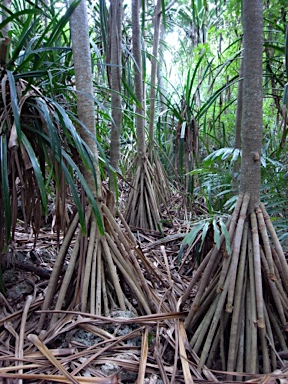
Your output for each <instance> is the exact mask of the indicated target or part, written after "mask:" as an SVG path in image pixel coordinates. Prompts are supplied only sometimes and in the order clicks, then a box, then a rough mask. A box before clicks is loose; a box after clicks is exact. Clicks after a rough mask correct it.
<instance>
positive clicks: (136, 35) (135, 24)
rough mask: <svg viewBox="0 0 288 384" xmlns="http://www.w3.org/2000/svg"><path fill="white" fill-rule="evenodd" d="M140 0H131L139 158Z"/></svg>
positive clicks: (141, 144) (141, 127)
mask: <svg viewBox="0 0 288 384" xmlns="http://www.w3.org/2000/svg"><path fill="white" fill-rule="evenodd" d="M140 1H141V0H132V43H133V56H134V87H135V96H136V98H137V105H136V131H137V142H138V158H139V160H140V159H142V158H144V156H145V120H144V108H143V79H142V55H141V31H140Z"/></svg>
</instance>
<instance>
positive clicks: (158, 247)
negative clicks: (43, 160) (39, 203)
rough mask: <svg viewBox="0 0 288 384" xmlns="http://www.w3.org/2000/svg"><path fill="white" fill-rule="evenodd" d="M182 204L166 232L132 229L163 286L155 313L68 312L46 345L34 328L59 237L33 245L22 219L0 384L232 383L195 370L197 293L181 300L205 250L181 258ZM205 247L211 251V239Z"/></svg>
mask: <svg viewBox="0 0 288 384" xmlns="http://www.w3.org/2000/svg"><path fill="white" fill-rule="evenodd" d="M181 201H182V200H181V198H180V196H175V197H174V198H173V200H172V201H171V207H172V208H171V212H166V216H167V220H165V226H163V228H164V229H163V232H162V233H159V232H157V233H156V232H155V233H152V232H149V231H143V230H140V229H137V230H136V229H135V230H134V231H133V234H134V235H135V237H136V239H137V241H138V244H139V246H140V247H141V249H142V252H143V254H144V255H145V257H147V259H148V260H149V262H150V264H151V265H153V266H154V268H155V269H157V274H158V276H159V279H160V281H162V283H161V284H159V285H157V282H155V286H154V293H155V295H157V296H158V299H159V300H158V302H160V303H161V305H160V306H159V308H158V311H157V313H155V314H153V315H146V316H137V315H135V313H133V312H131V311H120V310H119V309H118V308H115V310H113V311H111V314H110V317H109V318H107V317H101V316H94V315H90V314H89V313H81V312H76V311H75V312H73V311H71V312H69V311H66V314H65V316H64V317H63V318H62V320H61V322H59V323H58V324H57V326H56V327H55V329H53V330H51V329H50V330H48V333H47V332H46V334H45V343H42V341H41V333H40V335H38V336H36V328H37V324H38V321H39V316H40V315H39V311H40V310H41V305H42V303H43V297H44V296H45V292H46V289H47V286H48V281H49V276H50V273H51V270H52V268H53V265H54V262H55V259H56V257H57V252H58V241H57V234H56V233H55V232H54V231H53V230H52V229H51V225H43V228H42V229H41V231H40V233H39V235H38V239H37V242H36V243H35V237H34V235H33V232H32V231H31V232H30V230H28V231H27V230H25V228H24V227H23V225H22V224H21V222H20V221H19V225H18V227H17V230H16V232H15V238H14V241H13V246H12V245H11V247H10V248H9V249H8V251H7V254H6V257H5V258H4V262H3V263H2V268H3V277H4V280H5V284H6V290H7V291H6V294H5V295H3V294H0V305H1V307H0V327H1V328H0V332H1V333H0V383H2V382H3V383H8V384H14V383H50V382H57V383H62V382H63V383H80V384H81V383H107V384H109V383H137V384H141V383H147V384H148V383H149V384H160V383H165V384H166V383H172V384H181V383H185V384H186V383H193V382H196V383H213V382H224V381H225V382H226V383H228V382H229V381H227V380H225V378H226V375H225V373H224V372H220V371H219V370H217V368H218V362H217V360H216V361H215V363H214V366H213V369H208V368H207V369H204V370H202V371H201V372H199V371H198V370H197V362H198V360H199V358H198V356H197V355H196V354H195V353H194V352H193V350H192V349H191V347H190V345H189V338H188V336H187V334H186V331H185V329H184V325H183V324H184V322H183V320H184V318H185V313H187V311H188V310H189V305H190V304H191V303H192V299H193V296H194V291H193V290H192V291H191V295H190V299H191V300H190V302H189V300H188V302H186V304H185V306H184V308H181V307H180V303H181V296H183V294H184V292H185V291H186V290H187V288H188V286H189V282H190V280H191V276H192V275H193V273H194V272H195V269H196V267H197V263H198V262H199V260H201V258H202V257H203V255H205V252H206V251H207V250H205V249H202V250H201V252H199V254H198V255H197V257H195V255H194V256H192V254H191V252H190V250H189V248H188V249H185V251H184V252H183V254H182V256H181V259H180V258H179V249H180V246H181V242H182V240H183V238H184V236H185V234H186V233H187V232H189V230H191V227H190V224H189V221H188V220H186V219H185V211H183V209H182V207H181ZM177 210H178V212H177V214H175V212H176V211H177ZM183 212H184V213H183ZM196 215H197V213H196ZM176 217H182V218H181V219H177V218H176ZM211 242H212V240H211ZM211 245H212V243H211ZM211 245H210V246H211ZM205 246H208V247H209V241H208V242H206V243H205ZM71 247H72V248H73V243H72V244H71ZM64 269H65V266H64ZM60 278H61V277H60ZM158 281H159V280H158ZM193 289H194V290H196V289H197V287H194V288H193ZM131 299H132V298H131ZM282 372H285V370H282ZM280 373H281V371H280ZM278 374H279V372H278ZM238 376H240V374H239V375H238ZM244 377H245V380H246V382H248V381H249V382H253V383H263V384H264V383H267V384H268V383H276V382H279V383H282V384H283V383H284V382H285V383H287V382H288V379H285V378H284V379H283V378H281V379H279V378H277V377H278V376H277V375H258V376H253V375H251V376H250V377H248V376H247V375H244V374H243V378H244ZM279 377H280V376H279ZM238 379H239V377H238ZM283 380H284V381H283ZM285 380H287V381H285ZM234 382H235V381H234ZM242 382H243V381H242Z"/></svg>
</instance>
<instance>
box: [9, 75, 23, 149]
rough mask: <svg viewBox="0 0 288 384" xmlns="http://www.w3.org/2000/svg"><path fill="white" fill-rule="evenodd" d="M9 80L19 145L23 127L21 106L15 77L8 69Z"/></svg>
mask: <svg viewBox="0 0 288 384" xmlns="http://www.w3.org/2000/svg"><path fill="white" fill-rule="evenodd" d="M6 72H7V76H8V80H9V88H10V98H11V105H12V111H13V116H14V122H15V126H16V131H17V138H18V143H19V145H20V144H21V139H22V137H21V127H20V113H19V108H18V97H17V90H16V86H15V79H14V76H13V74H12V72H10V71H8V70H7V71H6Z"/></svg>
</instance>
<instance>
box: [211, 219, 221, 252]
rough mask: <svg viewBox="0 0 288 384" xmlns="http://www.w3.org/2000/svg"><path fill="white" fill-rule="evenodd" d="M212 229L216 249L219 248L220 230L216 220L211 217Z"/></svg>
mask: <svg viewBox="0 0 288 384" xmlns="http://www.w3.org/2000/svg"><path fill="white" fill-rule="evenodd" d="M212 224H213V229H214V243H215V244H216V247H217V249H220V231H219V228H218V225H217V220H216V219H213V222H212Z"/></svg>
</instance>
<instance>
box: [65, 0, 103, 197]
mask: <svg viewBox="0 0 288 384" xmlns="http://www.w3.org/2000/svg"><path fill="white" fill-rule="evenodd" d="M70 2H71V3H73V0H71V1H70ZM70 29H71V40H72V51H73V58H74V69H75V81H76V91H77V113H78V118H79V120H80V121H81V122H82V123H83V125H84V126H85V127H86V129H85V128H83V127H82V126H81V125H80V126H79V127H78V130H79V133H80V135H81V137H82V139H83V140H84V141H85V142H86V144H87V145H88V147H89V148H90V150H91V152H92V154H93V155H94V156H95V170H96V174H97V185H98V186H99V188H98V191H97V193H99V194H101V188H100V185H101V183H100V175H99V168H98V150H97V146H96V142H95V140H93V138H95V137H96V128H95V110H94V100H93V82H92V64H91V53H90V43H89V31H88V17H87V9H86V1H85V0H82V1H81V2H80V4H79V5H78V7H77V8H76V9H75V11H74V12H73V14H72V16H71V20H70ZM83 63H85V66H83ZM87 130H88V131H87ZM82 172H83V175H84V177H85V180H86V182H87V183H88V185H89V187H90V189H91V191H92V192H94V193H96V185H95V182H94V181H95V180H94V178H93V177H92V174H91V171H90V170H89V169H87V168H86V167H83V168H82Z"/></svg>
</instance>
